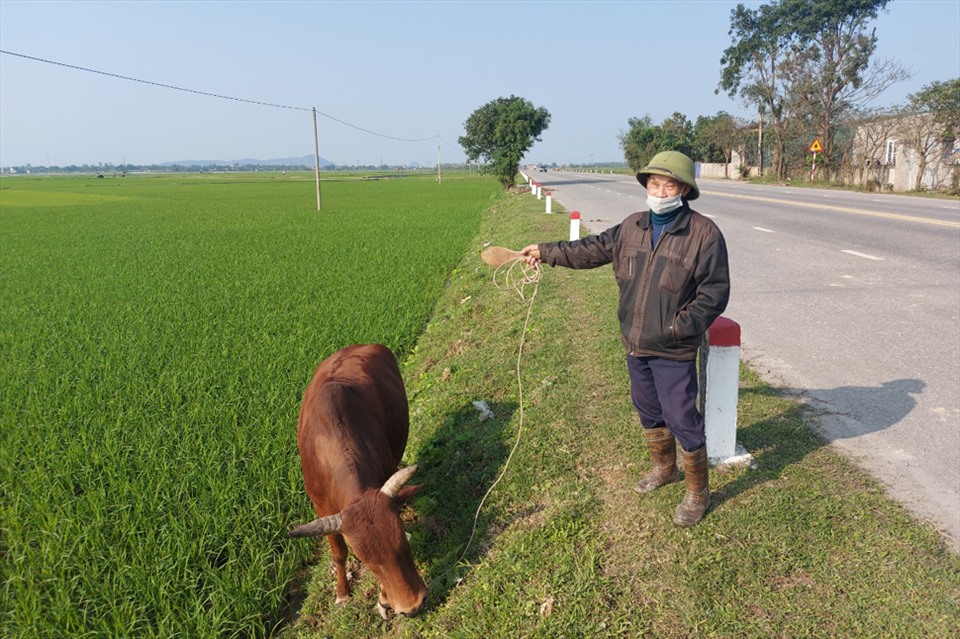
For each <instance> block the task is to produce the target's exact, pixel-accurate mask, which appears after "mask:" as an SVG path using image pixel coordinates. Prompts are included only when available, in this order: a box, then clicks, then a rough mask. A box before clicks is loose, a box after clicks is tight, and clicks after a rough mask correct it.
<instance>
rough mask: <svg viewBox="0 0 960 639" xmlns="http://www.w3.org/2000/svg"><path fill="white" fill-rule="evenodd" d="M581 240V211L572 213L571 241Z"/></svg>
mask: <svg viewBox="0 0 960 639" xmlns="http://www.w3.org/2000/svg"><path fill="white" fill-rule="evenodd" d="M579 239H580V211H571V212H570V241H571V242H572V241H574V240H579Z"/></svg>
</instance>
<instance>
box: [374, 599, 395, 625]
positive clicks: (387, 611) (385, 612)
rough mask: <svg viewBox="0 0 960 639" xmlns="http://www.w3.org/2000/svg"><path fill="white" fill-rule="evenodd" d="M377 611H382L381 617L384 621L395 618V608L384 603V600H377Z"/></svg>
mask: <svg viewBox="0 0 960 639" xmlns="http://www.w3.org/2000/svg"><path fill="white" fill-rule="evenodd" d="M377 612H379V613H380V618H381V619H383V620H384V621H390V620H391V619H393V609H392V608H390V607H389V606H385V605H383V603H382V602H379V601H378V602H377Z"/></svg>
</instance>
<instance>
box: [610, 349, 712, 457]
mask: <svg viewBox="0 0 960 639" xmlns="http://www.w3.org/2000/svg"><path fill="white" fill-rule="evenodd" d="M627 370H628V371H630V399H631V400H633V405H634V406H635V407H636V409H637V413H638V414H639V415H640V423H641V424H642V425H643V427H644V428H660V427H663V426H666V427H667V428H669V429H670V432H671V433H673V436H674V437H676V438H677V441H679V442H680V446H681V447H683V450H685V451H687V452H688V453H692V452H694V451H696V450H699V449H701V448H703V447H704V446H705V445H706V443H707V438H706V435H705V434H704V430H703V415H701V414H700V411H699V410H698V409H697V362H696V360H691V361H684V362H677V361H674V360H671V359H664V358H662V357H633V356H631V355H628V356H627Z"/></svg>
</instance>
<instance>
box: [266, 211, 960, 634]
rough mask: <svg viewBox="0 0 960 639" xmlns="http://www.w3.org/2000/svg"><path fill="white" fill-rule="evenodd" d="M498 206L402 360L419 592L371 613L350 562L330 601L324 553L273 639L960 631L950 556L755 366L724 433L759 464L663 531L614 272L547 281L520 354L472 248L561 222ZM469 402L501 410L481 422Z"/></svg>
mask: <svg viewBox="0 0 960 639" xmlns="http://www.w3.org/2000/svg"><path fill="white" fill-rule="evenodd" d="M542 210H543V209H542V202H537V201H536V200H533V199H532V198H529V197H523V196H514V195H507V196H506V197H504V199H503V200H502V201H501V202H500V203H499V204H498V205H496V206H495V207H493V208H491V209H490V210H489V211H488V212H487V213H486V214H485V216H484V219H483V221H482V223H481V230H480V233H479V234H478V236H477V237H476V239H475V240H474V242H473V245H472V246H471V247H470V251H468V253H467V255H466V256H465V257H464V259H463V260H462V262H461V263H460V265H459V267H458V269H457V270H456V271H455V272H454V273H453V274H452V275H451V277H450V280H449V286H448V287H447V289H446V292H445V293H444V295H443V297H442V298H441V300H440V301H439V303H438V305H437V308H436V310H435V312H434V315H433V317H432V319H431V321H430V323H429V325H428V326H427V328H426V330H425V332H424V334H423V335H422V337H421V338H420V340H419V341H418V344H417V347H416V348H415V350H414V351H413V353H412V354H411V355H410V357H409V358H408V360H407V361H406V362H405V364H404V374H405V378H406V381H407V391H408V394H409V396H410V403H411V416H412V432H411V438H410V442H409V444H408V446H407V454H406V461H407V462H411V463H418V464H419V466H420V469H419V471H418V473H417V477H416V478H415V481H416V482H418V483H419V482H422V483H423V484H424V488H423V490H422V491H421V492H420V494H419V495H418V496H417V498H416V499H415V500H414V503H413V505H412V508H409V509H407V511H406V512H405V518H406V519H407V521H408V524H407V528H408V531H409V534H410V536H411V543H412V546H413V552H414V556H415V557H416V559H417V561H418V564H419V566H420V568H421V570H422V572H423V574H424V577H425V579H426V580H427V581H428V582H429V583H430V589H431V598H430V601H429V603H428V606H427V608H426V609H425V611H424V612H423V613H421V615H420V616H418V617H416V618H413V619H403V620H398V621H394V622H389V623H388V622H382V621H380V619H379V617H378V616H377V614H376V611H375V602H376V590H377V587H376V582H375V580H374V579H373V577H372V576H371V575H370V573H369V571H366V570H364V569H363V568H362V567H361V566H359V565H354V573H355V582H354V597H353V599H352V601H351V602H350V603H348V604H347V605H346V606H344V607H336V606H334V605H333V599H334V595H333V589H334V581H333V578H332V576H331V575H330V574H329V552H328V550H327V547H326V544H325V543H323V542H320V543H319V544H318V546H317V548H318V552H317V555H316V557H315V562H314V563H313V564H312V566H311V568H310V572H311V573H312V574H310V575H309V577H308V578H307V580H306V584H307V585H306V586H305V589H306V593H305V597H306V599H305V601H304V603H303V606H302V608H301V609H300V615H299V617H298V620H297V621H296V622H295V623H294V624H293V625H292V626H290V627H288V628H286V629H285V630H284V632H283V633H282V635H283V636H284V637H351V638H353V637H356V636H364V637H397V638H399V637H438V638H439V637H463V638H467V637H521V636H522V637H658V638H681V637H737V638H740V637H758V638H759V637H784V638H786V637H791V638H792V637H941V636H942V637H947V636H957V634H958V632H960V612H958V610H960V558H958V557H957V556H955V555H953V554H952V553H950V552H949V551H947V550H946V549H945V547H944V546H943V544H942V543H941V541H940V539H939V537H938V535H937V533H936V531H934V530H932V529H930V528H928V527H926V526H924V525H920V524H917V523H915V522H914V521H913V520H911V518H910V517H909V516H908V515H907V513H906V512H905V511H904V510H903V509H902V508H901V507H900V506H899V505H897V504H896V503H894V502H892V501H889V500H888V499H886V498H885V497H884V495H883V491H882V489H881V488H880V486H879V485H878V484H877V483H876V482H874V481H872V480H871V479H870V478H869V477H868V476H866V475H865V474H864V473H863V472H862V471H860V470H858V469H857V468H856V467H855V466H854V465H853V464H851V463H848V462H847V461H845V460H844V459H843V458H841V457H839V456H837V455H836V454H834V453H833V452H832V451H831V450H829V449H828V448H826V447H825V446H824V445H823V442H822V441H821V440H820V439H818V438H817V437H816V436H814V435H813V434H812V433H811V432H810V430H809V429H808V428H807V427H806V426H805V425H804V421H803V418H804V415H803V411H802V409H801V407H800V406H799V405H797V404H796V403H794V402H792V401H790V400H788V399H785V398H783V397H782V396H780V394H779V393H778V392H777V391H776V389H774V388H771V387H769V386H767V385H766V384H764V383H762V382H761V381H760V380H759V379H758V378H757V377H756V376H755V375H753V374H752V373H751V372H750V371H749V370H746V369H744V370H743V371H742V375H741V391H740V393H741V394H740V406H739V411H740V413H739V424H740V430H739V434H738V439H739V440H740V441H741V442H742V443H743V444H744V445H745V446H746V447H747V449H749V450H750V451H751V452H752V453H753V455H754V456H755V458H756V460H757V462H758V465H759V468H758V469H756V470H730V471H722V472H712V473H711V489H712V492H713V506H712V507H711V510H710V511H709V513H708V514H707V517H706V518H705V519H704V521H703V522H701V523H700V524H699V525H698V526H695V527H693V528H691V529H679V528H676V527H674V526H673V524H672V521H671V520H672V516H673V509H674V507H675V506H676V505H677V504H678V503H679V502H680V500H681V499H682V494H683V490H684V488H683V485H682V484H676V485H673V486H669V487H665V488H663V489H661V490H659V491H657V492H656V493H653V494H652V495H650V496H647V497H645V498H642V499H641V498H639V497H637V496H636V495H635V494H634V493H633V491H632V486H633V484H634V483H635V481H636V480H637V479H638V477H639V476H640V475H641V473H642V472H644V470H645V469H646V468H647V466H648V464H649V460H648V455H647V453H646V450H645V446H643V444H642V441H641V437H640V435H639V432H638V429H639V424H638V422H637V419H636V416H635V414H634V412H633V408H632V406H631V405H630V401H629V397H628V392H627V379H626V373H625V371H624V364H623V352H622V348H621V346H620V343H619V340H618V337H617V328H616V317H615V316H616V313H615V308H616V286H615V284H614V281H613V278H612V276H611V274H610V271H609V269H608V268H601V269H597V270H595V271H580V272H574V271H568V270H560V269H549V268H547V269H546V270H545V272H544V277H543V281H542V282H541V285H540V290H539V293H538V296H537V298H536V301H535V303H534V307H533V313H532V318H531V323H530V327H529V330H528V333H527V336H526V344H525V351H524V357H523V360H522V382H523V398H524V405H523V409H524V411H523V424H522V431H521V437H520V440H519V442H520V443H519V446H518V447H517V449H516V452H515V454H514V455H513V457H512V459H511V460H510V463H509V466H508V467H507V469H506V473H505V475H504V477H503V479H502V481H500V483H498V484H497V485H496V487H495V488H494V490H493V492H492V493H491V494H490V496H489V498H488V499H487V502H486V503H485V504H484V506H483V508H482V510H481V511H480V516H479V522H478V530H477V534H476V537H475V538H474V539H473V542H472V543H471V545H470V546H469V548H468V549H467V551H466V556H465V558H464V559H463V561H461V562H460V563H459V564H458V563H457V559H458V558H459V557H460V556H461V553H462V551H463V549H464V545H465V544H466V543H467V540H468V539H469V537H470V534H471V527H472V523H473V519H474V513H475V512H476V510H477V507H478V505H479V503H480V500H481V498H482V497H483V495H484V494H485V493H486V491H487V489H488V488H489V487H490V486H491V484H492V483H493V482H494V481H495V480H496V478H497V477H498V476H499V474H500V472H501V471H502V470H503V468H504V464H505V463H506V460H507V458H508V456H509V454H510V450H511V448H512V447H513V445H514V443H515V441H516V438H517V433H518V429H519V427H520V415H521V413H520V406H519V404H518V393H517V380H516V376H515V370H514V366H515V363H516V354H517V347H518V343H519V340H520V334H521V329H522V327H523V321H524V316H525V311H526V306H525V304H524V302H522V301H521V300H520V299H519V297H518V296H517V295H516V293H513V292H510V291H507V290H504V289H498V288H495V287H494V286H493V285H492V283H491V275H492V272H491V269H489V268H488V267H486V266H485V265H483V263H482V262H481V261H480V259H479V252H480V250H481V248H482V246H483V244H484V243H485V242H491V243H493V244H499V245H503V246H510V247H519V246H523V245H524V244H527V243H529V242H530V241H536V240H548V239H552V238H563V237H564V236H565V235H566V233H567V220H566V216H563V215H553V216H546V215H544V214H543V213H542ZM475 400H484V401H486V402H487V403H488V404H489V405H490V406H491V408H492V410H493V412H494V414H495V418H494V419H490V420H486V421H482V422H481V421H480V420H479V414H480V413H479V412H478V411H477V410H476V409H475V408H474V407H473V405H472V402H473V401H475Z"/></svg>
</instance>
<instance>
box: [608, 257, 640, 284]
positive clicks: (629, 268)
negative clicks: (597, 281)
mask: <svg viewBox="0 0 960 639" xmlns="http://www.w3.org/2000/svg"><path fill="white" fill-rule="evenodd" d="M637 256H638V252H637V251H625V252H624V253H623V254H622V255H620V256H619V258H618V259H617V260H616V262H615V263H614V265H613V274H614V275H615V276H616V278H617V279H618V280H629V279H631V278H632V277H633V276H634V275H636V273H637Z"/></svg>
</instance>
